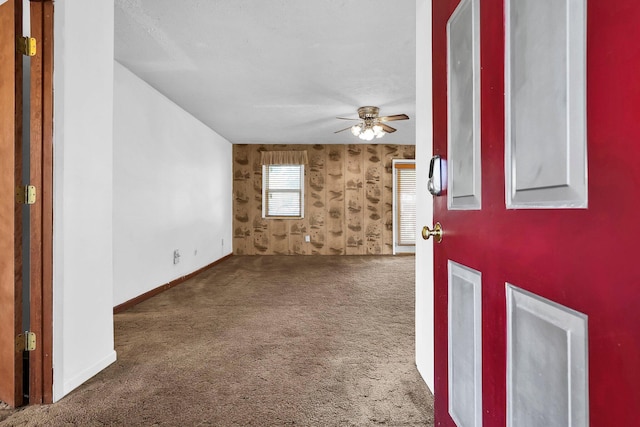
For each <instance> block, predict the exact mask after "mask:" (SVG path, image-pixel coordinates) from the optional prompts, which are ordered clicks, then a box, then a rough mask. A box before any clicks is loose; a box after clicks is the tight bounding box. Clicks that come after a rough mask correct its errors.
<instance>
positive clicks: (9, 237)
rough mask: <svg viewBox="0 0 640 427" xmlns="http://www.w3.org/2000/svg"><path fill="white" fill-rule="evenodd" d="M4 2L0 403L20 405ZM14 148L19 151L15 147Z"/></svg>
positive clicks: (12, 56) (10, 14)
mask: <svg viewBox="0 0 640 427" xmlns="http://www.w3.org/2000/svg"><path fill="white" fill-rule="evenodd" d="M16 7H19V6H16V4H15V3H14V1H13V0H9V1H7V2H6V3H4V4H0V400H2V401H4V402H6V403H8V404H10V405H12V406H17V405H20V404H21V403H22V353H21V352H19V351H16V337H17V335H18V334H19V333H20V331H21V326H22V311H21V310H22V287H21V286H22V282H21V281H20V274H17V272H19V271H20V269H21V255H22V254H21V252H20V244H19V243H17V242H18V241H19V239H16V236H20V231H21V228H20V227H21V225H20V224H21V223H20V213H21V211H20V210H19V209H18V208H17V206H18V205H17V204H16V200H15V188H16V185H17V182H18V177H19V176H20V165H19V155H16V145H15V141H16V134H17V132H16V122H17V120H16V75H17V68H16V49H15V46H16V17H17V16H19V14H18V12H19V9H18V10H16ZM18 148H19V146H18Z"/></svg>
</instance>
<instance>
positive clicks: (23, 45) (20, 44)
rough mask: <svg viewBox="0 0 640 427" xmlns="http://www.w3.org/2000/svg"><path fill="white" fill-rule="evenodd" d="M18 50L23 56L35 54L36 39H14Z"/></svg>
mask: <svg viewBox="0 0 640 427" xmlns="http://www.w3.org/2000/svg"><path fill="white" fill-rule="evenodd" d="M16 44H17V48H18V52H20V53H21V54H23V55H25V56H36V45H37V43H36V39H34V38H33V37H18V39H17V40H16Z"/></svg>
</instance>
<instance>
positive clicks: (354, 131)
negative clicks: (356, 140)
mask: <svg viewBox="0 0 640 427" xmlns="http://www.w3.org/2000/svg"><path fill="white" fill-rule="evenodd" d="M361 131H362V128H361V127H360V125H353V126H351V133H352V134H353V136H360V132H361Z"/></svg>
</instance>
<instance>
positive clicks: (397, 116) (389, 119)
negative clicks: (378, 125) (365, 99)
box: [378, 114, 409, 122]
mask: <svg viewBox="0 0 640 427" xmlns="http://www.w3.org/2000/svg"><path fill="white" fill-rule="evenodd" d="M408 119H409V116H407V115H406V114H395V115H393V116H384V117H378V120H379V121H381V122H392V121H394V120H408Z"/></svg>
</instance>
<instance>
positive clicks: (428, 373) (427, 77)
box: [416, 0, 434, 391]
mask: <svg viewBox="0 0 640 427" xmlns="http://www.w3.org/2000/svg"><path fill="white" fill-rule="evenodd" d="M431 1H432V0H416V180H417V186H416V191H417V194H418V198H417V204H416V215H417V225H418V230H417V231H418V233H420V231H421V230H422V227H423V226H424V225H428V226H429V227H431V226H432V225H433V199H432V196H431V195H430V194H429V192H428V191H427V176H428V172H429V160H430V159H431V156H432V150H433V145H432V139H433V125H432V118H433V112H432V105H433V104H432V89H431ZM418 235H420V234H418ZM433 343H434V342H433V239H429V240H428V241H424V240H422V239H421V238H420V239H418V241H417V242H416V365H417V366H418V371H419V372H420V375H422V378H423V379H424V380H425V382H426V383H427V386H429V388H430V389H431V391H433V377H434V374H433Z"/></svg>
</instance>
